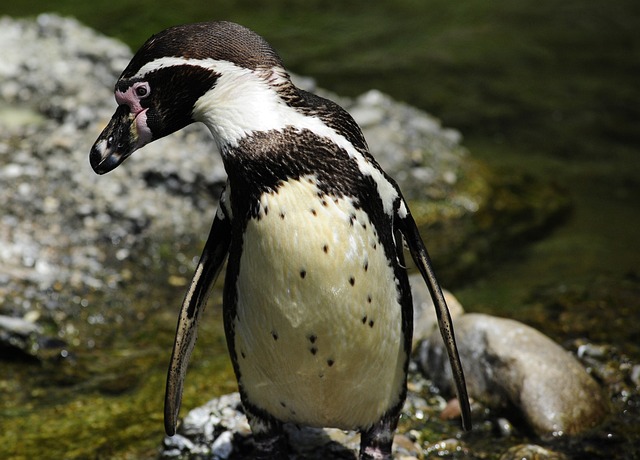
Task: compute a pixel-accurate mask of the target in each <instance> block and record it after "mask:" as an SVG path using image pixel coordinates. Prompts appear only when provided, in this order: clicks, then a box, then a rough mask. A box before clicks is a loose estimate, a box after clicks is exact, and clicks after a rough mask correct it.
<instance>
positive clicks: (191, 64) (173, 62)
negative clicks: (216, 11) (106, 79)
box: [89, 22, 289, 174]
mask: <svg viewBox="0 0 640 460" xmlns="http://www.w3.org/2000/svg"><path fill="white" fill-rule="evenodd" d="M274 69H276V70H275V73H274ZM265 75H267V76H266V77H265ZM268 75H278V76H280V77H282V76H284V80H285V81H286V82H289V80H288V75H286V72H285V71H284V68H283V65H282V61H281V60H280V57H279V56H278V55H277V53H276V52H275V51H274V50H273V48H272V47H271V46H270V45H269V44H268V43H267V42H266V41H265V40H264V39H263V38H262V37H260V36H259V35H258V34H256V33H254V32H252V31H251V30H249V29H247V28H245V27H243V26H240V25H238V24H234V23H230V22H207V23H197V24H186V25H181V26H175V27H171V28H169V29H166V30H164V31H162V32H160V33H158V34H156V35H154V36H152V37H151V38H150V39H149V40H147V41H146V43H145V44H144V45H143V46H142V47H141V48H140V50H139V51H138V52H137V53H136V54H135V55H134V57H133V59H132V60H131V62H130V63H129V65H128V66H127V67H126V69H125V70H124V71H123V72H122V75H120V78H119V79H118V81H117V83H116V85H115V99H116V102H117V103H118V107H117V109H116V111H115V113H114V114H113V116H112V118H111V121H110V122H109V124H108V125H107V126H106V128H105V129H104V130H103V131H102V133H101V134H100V136H99V137H98V139H97V140H96V142H95V144H94V145H93V147H92V149H91V153H90V156H89V159H90V163H91V166H92V168H93V170H94V171H95V172H96V173H98V174H105V173H107V172H109V171H111V170H113V169H115V168H116V167H117V166H119V165H120V164H121V163H122V162H123V161H124V160H125V159H127V158H128V157H129V156H130V155H131V154H132V153H133V152H135V151H136V150H138V149H139V148H141V147H143V146H145V145H146V144H148V143H150V142H153V141H155V140H157V139H160V138H162V137H165V136H167V135H169V134H171V133H174V132H176V131H178V130H179V129H182V128H184V127H185V126H187V125H189V124H191V123H193V122H195V121H204V122H205V123H207V121H210V120H207V119H206V116H205V112H206V113H216V108H217V109H220V110H219V114H220V115H221V114H224V115H223V116H227V115H228V114H230V113H233V112H234V111H233V110H225V104H226V105H229V104H231V105H234V104H235V105H236V106H237V105H238V103H237V102H235V103H234V101H235V100H238V101H240V100H242V99H243V97H242V96H243V95H242V94H240V93H241V92H244V93H245V94H244V99H246V98H247V97H250V94H246V91H243V89H245V90H246V89H247V87H246V85H244V88H243V84H242V82H243V80H244V81H245V82H246V81H251V82H253V86H255V82H256V81H259V80H262V81H265V80H269V78H271V80H273V77H268ZM229 82H236V83H231V84H230V83H229ZM221 83H223V84H221ZM250 87H251V85H249V88H250ZM249 93H251V91H249ZM202 107H205V108H204V109H203V108H202ZM226 108H227V109H228V108H229V107H226ZM236 112H237V110H236ZM218 121H220V120H219V119H218ZM212 123H213V124H216V123H215V122H212ZM207 124H208V125H209V127H210V128H211V129H212V131H213V128H212V126H211V123H207ZM217 124H218V125H225V123H224V122H222V123H220V122H218V123H217ZM233 124H234V122H233V120H231V121H230V122H229V123H227V125H228V126H233ZM214 136H215V133H214Z"/></svg>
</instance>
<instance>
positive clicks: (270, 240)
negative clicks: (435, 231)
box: [234, 178, 407, 429]
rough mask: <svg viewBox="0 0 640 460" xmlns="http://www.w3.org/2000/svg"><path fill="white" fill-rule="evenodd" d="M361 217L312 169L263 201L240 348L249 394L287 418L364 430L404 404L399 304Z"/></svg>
mask: <svg viewBox="0 0 640 460" xmlns="http://www.w3.org/2000/svg"><path fill="white" fill-rule="evenodd" d="M398 297H399V293H398V287H397V284H396V280H395V276H394V272H393V268H392V267H391V265H390V263H389V261H388V260H387V257H386V255H385V253H384V250H383V248H382V246H381V245H380V243H379V241H378V236H377V234H376V230H375V228H374V226H373V225H372V224H371V222H370V221H369V219H368V217H367V215H366V214H365V213H364V212H363V211H362V210H358V209H356V208H355V207H354V206H353V204H352V203H351V202H350V200H349V199H346V198H341V199H334V198H332V197H329V196H322V195H319V194H318V188H317V186H316V185H315V181H314V179H313V178H302V179H300V180H299V181H290V182H287V183H286V184H285V185H283V186H281V187H280V188H279V189H278V191H277V193H274V194H265V195H263V196H262V198H261V215H260V218H259V219H252V220H250V221H249V223H248V225H247V228H246V233H245V235H244V240H243V251H242V256H241V259H240V266H239V274H238V279H237V306H236V311H237V316H236V320H235V325H234V326H235V339H234V340H235V344H234V345H235V350H236V355H237V359H238V366H239V370H240V383H241V385H242V387H243V389H244V390H245V392H246V394H247V397H248V398H249V399H250V401H251V402H252V403H253V404H254V405H256V406H258V407H260V408H262V409H263V410H266V411H267V412H269V413H270V414H272V415H273V416H275V417H276V418H278V419H280V420H282V421H292V422H296V423H301V424H305V425H317V426H335V427H339V428H346V429H348V428H360V427H366V426H369V425H370V424H372V423H373V422H375V421H377V420H378V419H379V418H380V416H381V415H382V414H383V413H384V412H386V411H387V410H388V409H389V408H390V407H392V406H393V405H394V404H397V403H398V401H399V397H400V394H401V392H402V388H403V385H404V377H405V376H404V364H405V361H406V359H407V356H406V353H405V351H404V347H403V337H402V334H403V333H402V328H401V323H402V312H401V306H400V303H399V299H398Z"/></svg>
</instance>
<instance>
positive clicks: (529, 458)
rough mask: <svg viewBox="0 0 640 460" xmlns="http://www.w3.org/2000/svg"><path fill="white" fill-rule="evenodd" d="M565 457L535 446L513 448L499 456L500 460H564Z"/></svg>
mask: <svg viewBox="0 0 640 460" xmlns="http://www.w3.org/2000/svg"><path fill="white" fill-rule="evenodd" d="M566 458H567V457H566V456H565V455H563V454H561V453H559V452H555V451H553V450H549V449H546V448H544V447H541V446H537V445H535V444H521V445H517V446H513V447H511V448H510V449H508V450H507V451H506V452H505V453H504V454H502V455H501V456H500V460H566Z"/></svg>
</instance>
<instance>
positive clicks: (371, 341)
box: [89, 21, 471, 459]
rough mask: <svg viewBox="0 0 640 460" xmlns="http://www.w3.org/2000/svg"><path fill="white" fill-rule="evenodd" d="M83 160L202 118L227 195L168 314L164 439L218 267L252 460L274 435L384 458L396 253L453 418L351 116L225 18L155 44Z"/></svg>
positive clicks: (410, 223)
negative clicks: (322, 438) (354, 441)
mask: <svg viewBox="0 0 640 460" xmlns="http://www.w3.org/2000/svg"><path fill="white" fill-rule="evenodd" d="M115 99H116V102H117V104H118V106H117V109H116V110H115V113H114V114H113V117H112V119H111V121H110V122H109V123H108V125H107V126H106V127H105V128H104V130H103V131H102V133H101V134H100V135H99V136H98V138H97V140H96V142H95V144H94V145H93V147H92V149H91V151H90V154H89V160H90V164H91V166H92V168H93V170H94V171H95V172H96V173H97V174H100V175H102V174H105V173H107V172H109V171H112V170H113V169H115V168H116V167H118V166H119V165H120V164H121V163H122V162H124V161H125V160H126V159H127V158H128V157H129V156H130V155H131V154H132V153H133V152H135V151H136V150H138V149H140V148H142V147H143V146H145V145H146V144H148V143H150V142H153V141H155V140H157V139H160V138H162V137H164V136H168V135H170V134H172V133H174V132H176V131H178V130H180V129H181V128H183V127H185V126H187V125H189V124H191V123H194V122H201V123H204V124H205V125H206V126H207V128H208V129H209V130H210V131H211V134H212V135H213V140H214V142H215V143H216V145H217V147H218V150H219V152H220V154H221V156H222V160H223V163H224V167H225V170H226V173H227V182H226V185H225V188H224V190H223V191H222V193H221V196H220V199H219V205H218V209H217V211H216V214H215V218H214V221H213V224H212V226H211V230H210V233H209V236H208V239H207V241H206V243H205V246H204V249H203V252H202V255H201V258H200V260H199V263H198V264H197V267H196V269H195V273H194V276H193V279H192V281H191V283H190V286H189V288H188V291H187V293H186V295H185V298H184V302H183V304H182V307H181V310H180V313H179V318H178V324H177V330H176V337H175V342H174V347H173V352H172V356H171V360H170V365H169V370H168V376H167V385H166V393H165V414H164V415H165V430H166V432H167V434H168V435H170V436H171V435H173V434H174V433H175V431H176V424H177V421H178V413H179V409H180V404H181V397H182V388H183V384H184V379H185V374H186V370H187V365H188V362H189V358H190V355H191V352H192V350H193V347H194V345H195V342H196V335H197V325H198V320H199V318H200V315H201V313H202V311H203V310H204V307H205V305H206V302H207V298H208V295H209V292H210V290H211V287H212V285H213V284H214V282H215V280H216V278H217V276H218V274H219V273H220V271H221V269H222V267H223V265H224V263H225V261H226V262H227V263H226V275H225V280H224V290H223V318H224V330H225V335H226V340H227V346H228V351H229V355H230V357H231V361H232V363H233V368H234V371H235V375H236V378H237V382H238V388H239V392H240V396H241V400H242V404H243V407H244V410H245V412H246V415H247V419H248V422H249V425H250V427H251V430H252V433H253V437H254V440H255V445H256V452H257V453H256V458H269V459H279V458H287V440H286V438H285V435H284V431H283V424H285V423H293V424H297V425H305V426H314V427H336V428H341V429H345V430H357V431H359V432H360V435H361V441H360V454H359V458H360V459H373V458H375V459H389V458H391V455H392V454H391V451H392V443H393V436H394V432H395V430H396V427H397V424H398V419H399V416H400V412H401V409H402V406H403V403H404V400H405V397H406V393H407V372H408V366H409V359H410V353H411V339H412V332H413V306H412V299H411V290H410V286H409V281H408V278H407V271H406V265H405V262H404V256H403V249H404V245H405V244H406V246H408V249H409V253H410V254H411V256H412V258H413V260H414V262H415V264H416V266H417V268H418V270H419V271H420V273H421V274H422V276H423V278H424V281H425V282H426V284H427V286H428V288H429V290H430V293H431V295H432V297H433V299H434V304H435V308H436V313H437V317H438V322H439V327H440V331H441V334H442V336H443V339H444V342H445V344H446V345H447V351H448V353H449V360H450V363H451V367H452V370H453V376H454V380H455V384H456V388H457V396H458V399H459V402H460V406H461V415H462V424H463V428H464V429H470V427H471V421H470V408H469V402H468V397H467V391H466V386H465V381H464V374H463V369H462V366H461V364H460V359H459V357H458V352H457V348H456V344H455V337H454V330H453V325H452V321H451V317H450V315H449V311H448V308H447V305H446V303H445V300H444V297H443V295H442V291H441V289H440V286H439V284H438V282H437V279H436V277H435V274H434V270H433V268H432V264H431V262H430V259H429V255H428V253H427V250H426V248H425V245H424V243H423V241H422V239H421V237H420V234H419V232H418V229H417V226H416V224H415V222H414V219H413V218H412V216H411V212H410V210H409V208H408V206H407V203H406V202H405V200H404V198H403V196H402V194H401V191H400V189H399V187H398V185H397V184H396V182H395V181H394V180H393V179H392V178H391V177H389V176H388V175H387V174H386V173H385V172H384V171H383V170H382V168H381V167H380V165H379V164H378V163H377V162H376V160H375V159H374V157H373V156H372V155H371V153H370V152H369V149H368V146H367V143H366V141H365V139H364V137H363V134H362V132H361V130H360V128H359V127H358V125H357V124H356V122H355V121H354V120H353V118H352V117H351V116H350V115H349V114H348V113H347V112H346V111H345V110H344V109H342V108H341V107H340V106H339V105H337V104H335V103H334V102H332V101H330V100H327V99H324V98H322V97H319V96H317V95H314V94H312V93H309V92H306V91H303V90H301V89H299V88H297V87H296V86H295V85H294V84H293V83H292V81H291V79H290V76H289V74H288V73H287V71H286V70H285V67H284V64H283V62H282V60H281V58H280V57H279V55H278V54H277V53H276V51H275V50H274V49H273V48H272V47H271V46H270V45H269V44H268V43H267V42H266V41H265V40H264V39H263V38H262V37H261V36H259V35H258V34H256V33H255V32H253V31H251V30H249V29H247V28H245V27H243V26H240V25H238V24H234V23H231V22H224V21H222V22H204V23H196V24H186V25H179V26H175V27H171V28H168V29H166V30H164V31H161V32H159V33H158V34H156V35H153V36H152V37H151V38H149V40H147V41H146V43H144V45H143V46H142V47H141V48H140V50H139V51H138V52H137V53H136V54H135V55H134V57H133V58H132V60H131V62H130V63H129V64H128V66H127V67H126V68H125V69H124V71H123V72H122V74H121V75H120V77H119V79H118V81H117V82H116V84H115Z"/></svg>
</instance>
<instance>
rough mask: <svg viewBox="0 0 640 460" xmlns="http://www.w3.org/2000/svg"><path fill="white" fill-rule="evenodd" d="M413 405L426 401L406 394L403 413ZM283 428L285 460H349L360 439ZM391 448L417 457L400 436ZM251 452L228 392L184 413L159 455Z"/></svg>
mask: <svg viewBox="0 0 640 460" xmlns="http://www.w3.org/2000/svg"><path fill="white" fill-rule="evenodd" d="M418 406H421V407H425V406H426V402H425V401H424V400H421V399H420V398H417V397H415V396H414V395H410V396H409V398H408V400H407V403H406V404H405V411H406V410H408V409H410V408H414V407H418ZM284 428H285V432H286V435H287V438H288V444H289V449H290V455H289V457H288V458H289V459H290V460H324V459H327V458H330V459H337V460H340V459H345V460H354V459H355V458H356V456H357V453H358V450H359V448H360V435H359V434H358V433H356V432H353V431H343V430H338V429H334V428H311V427H305V426H295V425H291V424H286V425H285V427H284ZM393 448H394V458H403V459H405V460H411V459H416V458H418V457H419V456H420V451H421V447H420V445H419V444H418V443H416V442H415V441H413V440H411V439H410V438H409V437H408V436H406V435H404V434H401V433H396V436H395V439H394V446H393ZM253 454H254V445H253V438H252V435H251V430H250V429H249V425H248V423H247V419H246V417H245V415H244V412H243V410H242V404H241V403H240V395H239V394H238V393H231V394H228V395H224V396H221V397H219V398H215V399H212V400H211V401H209V402H208V403H206V404H204V405H203V406H200V407H197V408H195V409H192V410H191V411H189V413H188V414H187V415H186V416H185V418H184V420H183V422H182V423H181V424H180V426H179V427H178V432H177V434H176V435H175V436H172V437H168V436H167V437H165V439H164V442H163V445H162V452H161V454H160V457H161V458H162V459H191V458H202V457H204V458H216V459H230V460H240V459H245V458H252V455H253Z"/></svg>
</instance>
